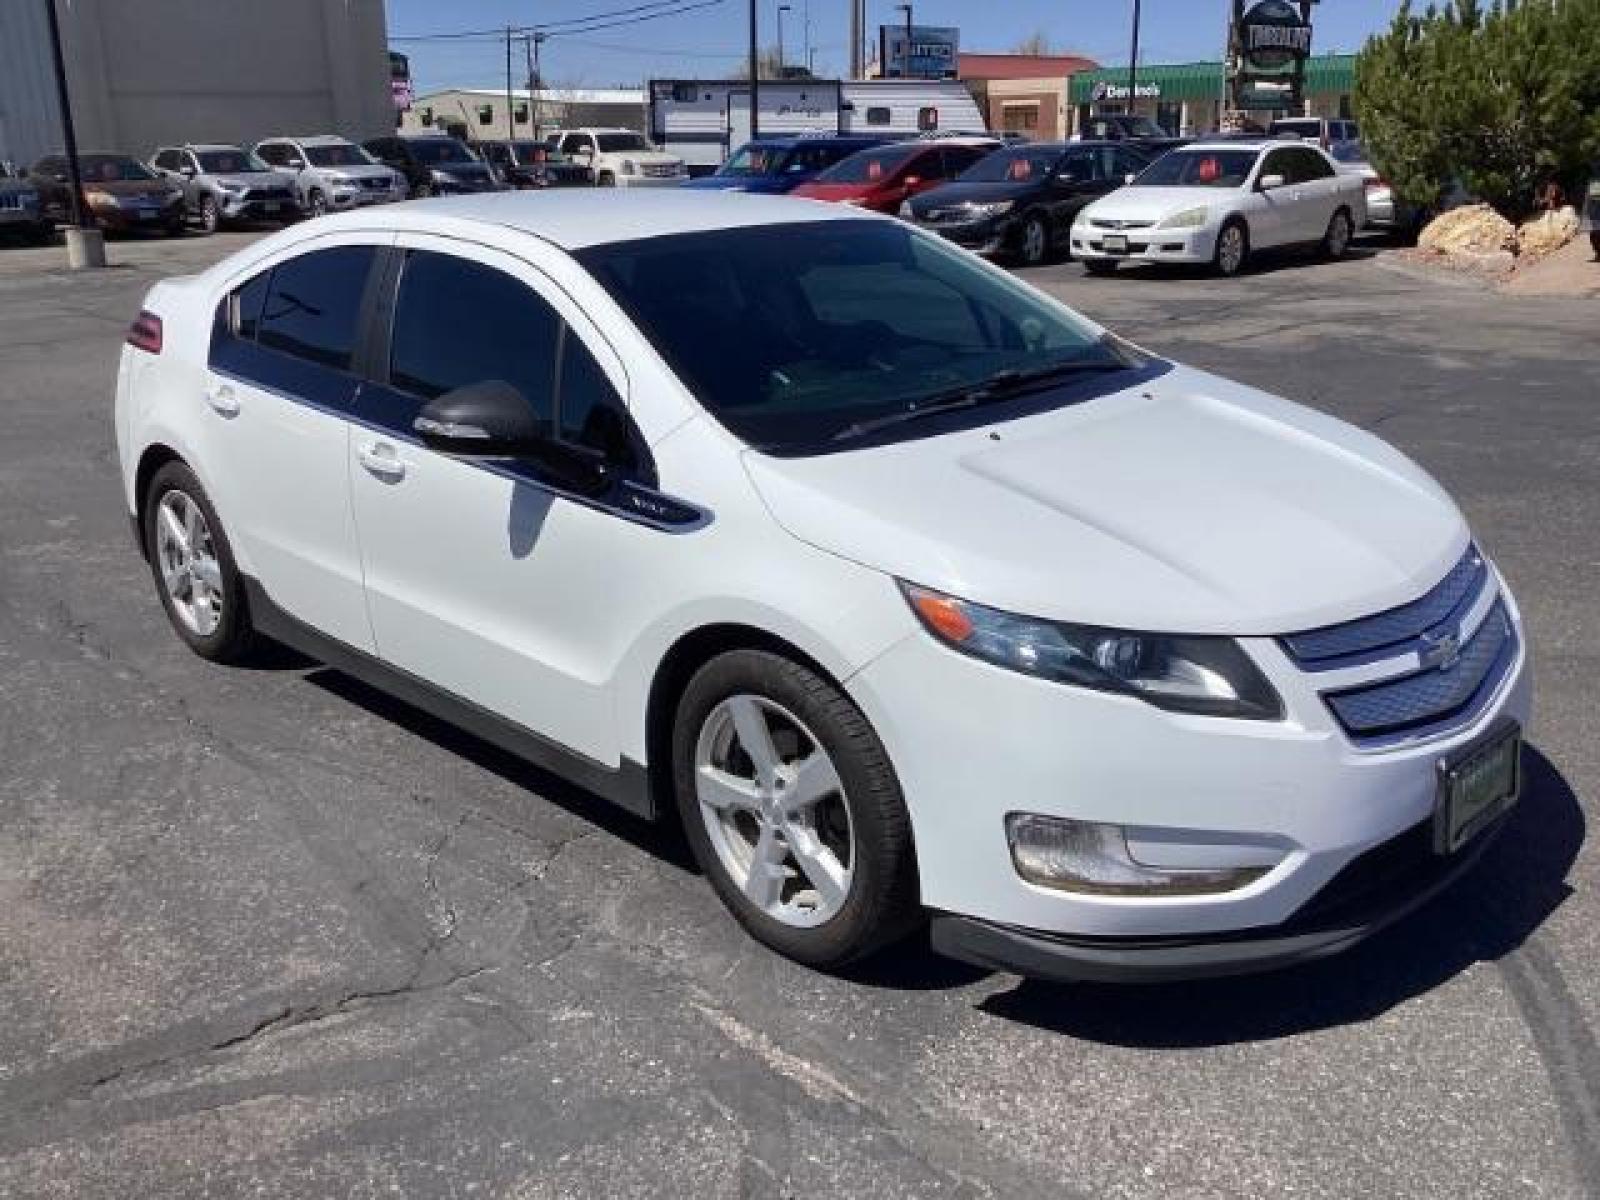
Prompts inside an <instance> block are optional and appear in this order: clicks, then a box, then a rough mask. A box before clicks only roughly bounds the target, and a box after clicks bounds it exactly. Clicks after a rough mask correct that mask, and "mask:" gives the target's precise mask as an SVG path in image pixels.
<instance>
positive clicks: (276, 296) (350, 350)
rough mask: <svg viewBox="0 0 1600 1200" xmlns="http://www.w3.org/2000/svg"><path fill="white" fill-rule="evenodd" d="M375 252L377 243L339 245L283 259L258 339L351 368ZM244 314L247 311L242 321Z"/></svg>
mask: <svg viewBox="0 0 1600 1200" xmlns="http://www.w3.org/2000/svg"><path fill="white" fill-rule="evenodd" d="M374 255H375V251H374V250H373V248H372V247H371V246H337V247H334V248H333V249H330V250H317V251H314V252H313V253H311V254H302V255H301V256H300V257H299V258H291V259H289V260H288V261H287V262H282V263H279V264H278V266H277V267H276V268H275V269H274V270H273V272H272V284H271V287H270V288H269V289H268V292H267V297H266V301H265V303H264V304H263V306H262V309H261V316H260V322H259V326H258V329H257V333H256V340H257V341H258V342H259V343H260V344H261V345H263V346H270V347H271V348H273V349H274V350H280V351H282V352H283V353H285V354H292V355H294V356H295V357H296V358H303V359H306V360H307V361H309V362H314V363H318V364H320V365H322V366H325V367H332V368H334V369H335V370H339V371H347V370H349V369H350V360H351V356H352V355H353V354H354V353H355V345H356V334H357V331H358V329H359V328H360V323H361V297H362V295H363V293H364V292H365V291H366V286H367V272H368V271H369V270H370V269H371V266H372V261H373V257H374ZM241 299H243V297H242V296H241ZM244 315H245V314H244V313H243V312H242V311H241V313H240V319H241V321H242V320H243V319H244Z"/></svg>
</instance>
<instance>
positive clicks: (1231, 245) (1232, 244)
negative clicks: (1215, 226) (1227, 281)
mask: <svg viewBox="0 0 1600 1200" xmlns="http://www.w3.org/2000/svg"><path fill="white" fill-rule="evenodd" d="M1243 265H1244V230H1242V229H1240V228H1239V227H1238V226H1237V225H1229V226H1227V227H1225V228H1224V229H1223V231H1222V232H1221V233H1220V234H1218V235H1217V266H1218V267H1219V268H1221V270H1222V273H1223V274H1224V275H1236V274H1238V272H1239V268H1240V267H1242V266H1243Z"/></svg>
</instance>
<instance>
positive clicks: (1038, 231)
mask: <svg viewBox="0 0 1600 1200" xmlns="http://www.w3.org/2000/svg"><path fill="white" fill-rule="evenodd" d="M1017 261H1018V262H1019V263H1021V264H1022V265H1023V266H1025V267H1042V266H1044V264H1045V263H1047V262H1049V261H1050V224H1049V222H1048V221H1046V220H1045V218H1044V214H1043V213H1029V214H1028V215H1027V216H1026V217H1024V218H1023V221H1022V228H1021V230H1020V231H1019V232H1018V234H1017Z"/></svg>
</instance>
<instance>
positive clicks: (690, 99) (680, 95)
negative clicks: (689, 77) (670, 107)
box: [672, 83, 700, 104]
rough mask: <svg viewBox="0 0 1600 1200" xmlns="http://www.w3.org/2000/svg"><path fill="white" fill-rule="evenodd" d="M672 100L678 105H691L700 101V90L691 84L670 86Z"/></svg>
mask: <svg viewBox="0 0 1600 1200" xmlns="http://www.w3.org/2000/svg"><path fill="white" fill-rule="evenodd" d="M672 98H673V100H674V101H676V102H677V103H679V104H693V103H694V102H695V101H696V100H698V99H700V89H699V88H697V87H695V85H694V84H692V83H675V84H673V85H672Z"/></svg>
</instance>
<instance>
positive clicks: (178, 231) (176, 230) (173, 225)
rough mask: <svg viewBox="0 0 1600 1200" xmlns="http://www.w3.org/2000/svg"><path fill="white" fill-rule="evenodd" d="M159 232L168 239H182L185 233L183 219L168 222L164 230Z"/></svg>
mask: <svg viewBox="0 0 1600 1200" xmlns="http://www.w3.org/2000/svg"><path fill="white" fill-rule="evenodd" d="M161 232H162V233H164V234H165V235H166V236H167V237H169V238H179V237H182V236H183V235H184V232H185V228H184V220H183V218H182V217H179V218H178V219H177V220H175V221H168V222H167V224H166V227H165V228H164V229H162V231H161Z"/></svg>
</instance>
